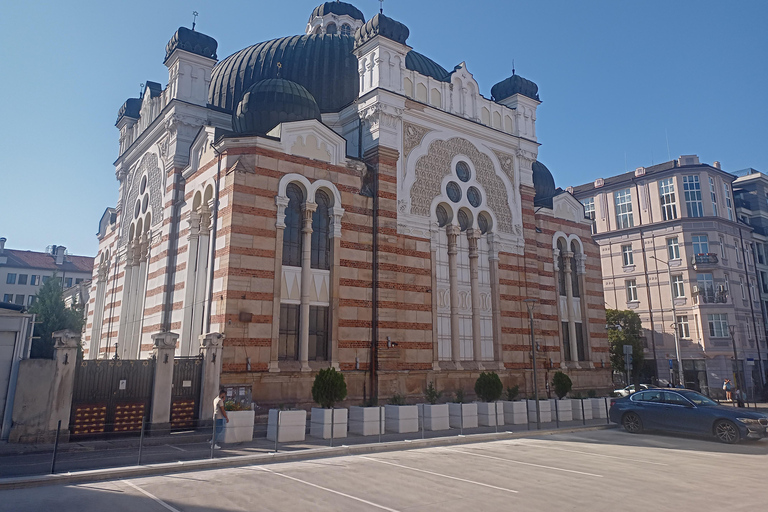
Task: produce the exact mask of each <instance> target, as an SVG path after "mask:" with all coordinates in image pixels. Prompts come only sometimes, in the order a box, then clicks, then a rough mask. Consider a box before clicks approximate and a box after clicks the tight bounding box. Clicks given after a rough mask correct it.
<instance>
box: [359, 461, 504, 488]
mask: <svg viewBox="0 0 768 512" xmlns="http://www.w3.org/2000/svg"><path fill="white" fill-rule="evenodd" d="M360 458H361V459H365V460H370V461H373V462H378V463H380V464H389V465H390V466H395V467H398V468H403V469H410V470H411V471H417V472H419V473H426V474H428V475H434V476H440V477H443V478H448V479H450V480H458V481H459V482H465V483H468V484H475V485H480V486H482V487H488V488H490V489H496V490H497V491H504V492H511V493H515V494H517V491H515V490H514V489H507V488H505V487H496V486H495V485H490V484H484V483H483V482H475V481H474V480H466V479H464V478H459V477H456V476H451V475H444V474H442V473H435V472H434V471H427V470H426V469H417V468H412V467H410V466H403V465H402V464H396V463H394V462H388V461H384V460H381V459H373V458H371V457H366V456H364V455H361V456H360Z"/></svg>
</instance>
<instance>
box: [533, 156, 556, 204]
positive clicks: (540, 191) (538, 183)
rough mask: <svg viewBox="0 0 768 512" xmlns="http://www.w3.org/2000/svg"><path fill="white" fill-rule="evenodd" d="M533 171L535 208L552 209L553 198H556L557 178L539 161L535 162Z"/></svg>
mask: <svg viewBox="0 0 768 512" xmlns="http://www.w3.org/2000/svg"><path fill="white" fill-rule="evenodd" d="M531 169H532V170H533V188H534V189H535V190H536V195H535V196H534V197H533V206H534V207H540V206H543V207H544V208H550V209H551V208H552V198H553V197H554V196H555V178H553V177H552V173H551V172H549V169H547V166H546V165H544V164H543V163H541V162H539V161H538V160H534V161H533V164H532V165H531Z"/></svg>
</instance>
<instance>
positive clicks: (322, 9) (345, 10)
mask: <svg viewBox="0 0 768 512" xmlns="http://www.w3.org/2000/svg"><path fill="white" fill-rule="evenodd" d="M326 14H335V15H336V16H344V15H347V16H349V17H350V18H352V19H355V20H360V21H362V22H363V23H365V16H363V13H362V12H360V9H358V8H357V7H355V6H354V5H352V4H348V3H346V2H338V1H337V2H323V3H322V4H320V5H318V6H317V7H315V10H314V11H312V14H311V15H310V16H309V20H310V21H312V18H315V17H317V18H322V17H323V16H325V15H326Z"/></svg>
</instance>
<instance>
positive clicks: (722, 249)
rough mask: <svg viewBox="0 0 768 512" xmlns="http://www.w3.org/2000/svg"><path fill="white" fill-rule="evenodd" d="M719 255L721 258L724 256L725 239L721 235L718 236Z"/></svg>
mask: <svg viewBox="0 0 768 512" xmlns="http://www.w3.org/2000/svg"><path fill="white" fill-rule="evenodd" d="M720 257H721V258H722V259H726V258H725V239H724V238H723V237H720Z"/></svg>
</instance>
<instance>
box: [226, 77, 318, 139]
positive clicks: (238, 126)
mask: <svg viewBox="0 0 768 512" xmlns="http://www.w3.org/2000/svg"><path fill="white" fill-rule="evenodd" d="M307 119H317V120H318V121H320V108H319V107H318V106H317V102H316V101H315V98H314V97H313V96H312V94H310V92H309V91H308V90H306V89H305V88H304V87H302V86H301V85H299V84H297V83H296V82H291V81H290V80H285V79H283V78H268V79H266V80H262V81H260V82H257V83H255V84H253V85H252V86H250V87H249V88H248V89H247V90H246V91H245V94H243V99H242V100H241V101H240V103H238V104H237V109H236V110H235V112H234V114H233V115H232V127H233V129H234V130H235V132H237V133H247V134H261V135H263V134H265V133H267V132H268V131H270V130H271V129H273V128H274V127H275V126H277V125H279V124H280V123H285V122H290V121H305V120H307Z"/></svg>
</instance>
